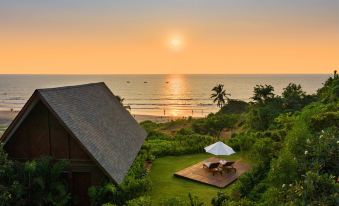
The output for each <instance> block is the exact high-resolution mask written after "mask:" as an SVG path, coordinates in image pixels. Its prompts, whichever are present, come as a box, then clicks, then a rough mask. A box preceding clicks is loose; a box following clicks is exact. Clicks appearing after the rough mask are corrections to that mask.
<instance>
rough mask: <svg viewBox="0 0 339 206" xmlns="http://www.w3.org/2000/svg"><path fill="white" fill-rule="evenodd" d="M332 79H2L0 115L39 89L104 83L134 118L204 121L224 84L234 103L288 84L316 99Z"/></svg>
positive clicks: (213, 109)
mask: <svg viewBox="0 0 339 206" xmlns="http://www.w3.org/2000/svg"><path fill="white" fill-rule="evenodd" d="M329 76H330V75H326V74H312V75H310V74H307V75H306V74H298V75H295V74H293V75H292V74H290V75H286V74H284V75H262V74H260V75H259V74H258V75H254V74H253V75H252V74H251V75H228V74H220V75H219V74H218V75H206V74H199V75H192V74H186V75H174V74H166V75H0V110H11V109H13V110H20V109H21V108H22V107H23V105H24V104H25V102H26V101H27V100H28V98H29V97H30V96H31V94H32V93H33V92H34V90H35V89H37V88H49V87H60V86H69V85H77V84H85V83H93V82H105V83H106V84H107V86H108V87H109V88H110V89H111V90H112V92H113V93H114V94H115V95H119V96H121V97H122V98H124V105H128V106H130V107H131V110H130V112H131V113H132V114H139V115H157V116H163V115H165V116H193V117H202V116H206V115H208V114H209V113H211V112H216V111H217V110H218V108H217V106H216V105H215V104H213V102H212V100H211V99H210V95H211V89H212V88H213V87H214V86H215V85H216V84H224V85H225V87H224V88H225V89H226V91H227V93H231V98H233V99H240V100H244V101H250V97H251V96H252V94H253V87H254V86H255V85H257V84H270V85H272V86H274V88H275V93H276V94H278V95H281V92H282V90H283V88H284V87H286V86H287V85H288V84H289V83H290V82H293V83H297V84H301V86H302V88H303V90H304V91H306V92H307V93H308V94H312V93H315V92H316V91H317V89H318V88H320V87H321V86H322V84H323V83H324V82H325V80H326V79H327V78H328V77H329Z"/></svg>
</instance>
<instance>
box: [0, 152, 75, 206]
mask: <svg viewBox="0 0 339 206" xmlns="http://www.w3.org/2000/svg"><path fill="white" fill-rule="evenodd" d="M67 164H68V163H67V162H66V161H57V162H56V161H55V160H53V159H52V158H51V157H42V158H40V159H38V160H33V161H30V162H26V163H24V164H23V163H20V162H12V161H10V160H8V159H7V154H6V153H5V152H4V150H3V147H2V146H1V147H0V192H1V194H0V205H66V204H68V203H69V202H70V199H71V198H70V194H69V193H68V186H67V182H66V181H65V180H64V179H63V177H62V172H63V171H64V170H65V168H66V166H67Z"/></svg>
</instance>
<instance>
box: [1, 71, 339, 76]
mask: <svg viewBox="0 0 339 206" xmlns="http://www.w3.org/2000/svg"><path fill="white" fill-rule="evenodd" d="M331 74H333V72H330V73H179V74H176V73H0V75H65V76H66V75H69V76H72V75H84V76H88V75H331Z"/></svg>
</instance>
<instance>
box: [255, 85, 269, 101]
mask: <svg viewBox="0 0 339 206" xmlns="http://www.w3.org/2000/svg"><path fill="white" fill-rule="evenodd" d="M273 91H274V88H273V86H272V85H267V84H265V85H256V86H255V87H254V91H253V93H254V94H253V97H252V98H251V99H253V100H254V101H256V102H259V103H265V102H266V101H267V100H269V99H272V98H274V93H273Z"/></svg>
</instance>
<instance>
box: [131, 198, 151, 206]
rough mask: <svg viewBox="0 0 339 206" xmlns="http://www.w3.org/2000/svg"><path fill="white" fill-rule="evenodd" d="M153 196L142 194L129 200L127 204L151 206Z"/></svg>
mask: <svg viewBox="0 0 339 206" xmlns="http://www.w3.org/2000/svg"><path fill="white" fill-rule="evenodd" d="M151 205H152V204H151V198H150V197H149V196H141V197H138V198H136V199H132V200H129V201H127V203H126V206H151Z"/></svg>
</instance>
